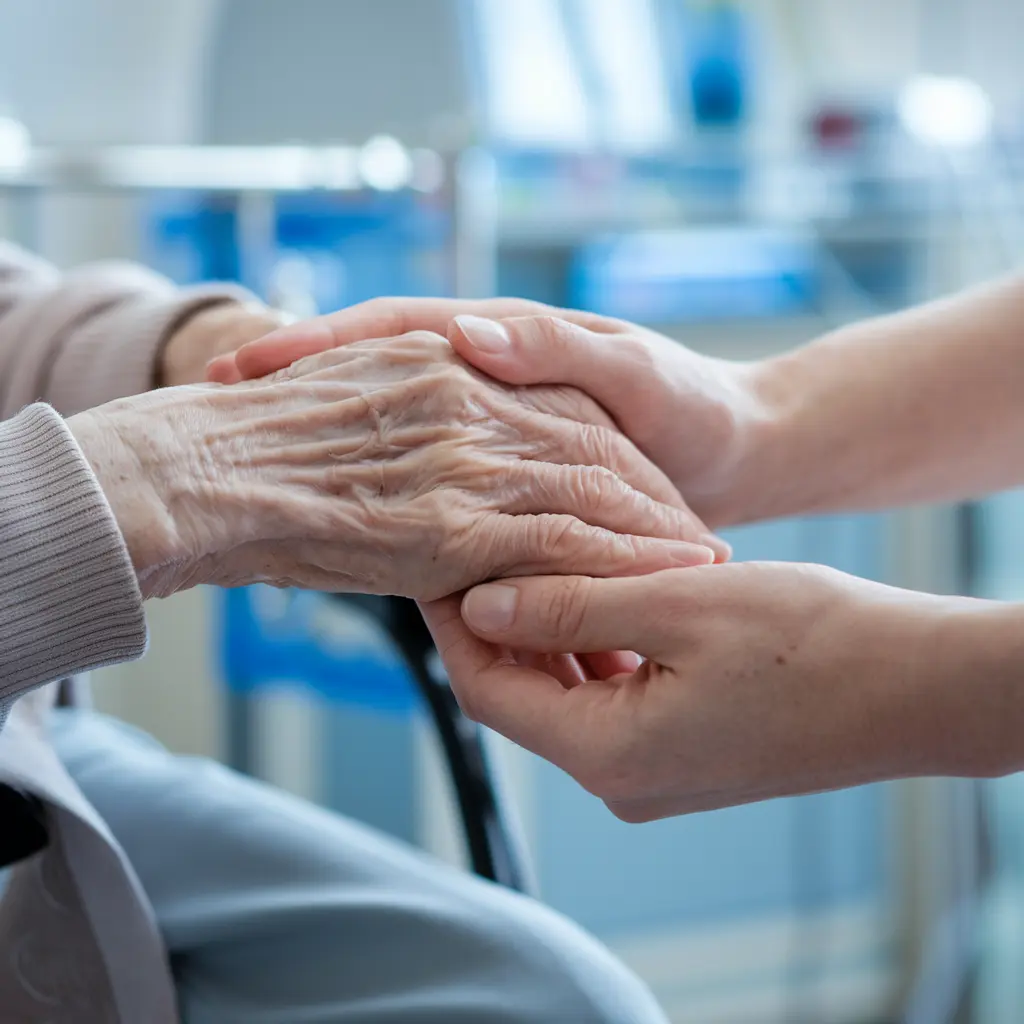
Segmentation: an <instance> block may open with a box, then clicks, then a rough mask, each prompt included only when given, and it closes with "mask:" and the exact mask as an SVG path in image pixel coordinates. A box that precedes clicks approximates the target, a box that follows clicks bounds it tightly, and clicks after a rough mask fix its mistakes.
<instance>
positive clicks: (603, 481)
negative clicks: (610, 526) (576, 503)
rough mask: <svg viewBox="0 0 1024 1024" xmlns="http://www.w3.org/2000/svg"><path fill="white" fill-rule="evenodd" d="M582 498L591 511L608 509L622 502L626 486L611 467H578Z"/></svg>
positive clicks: (583, 503)
mask: <svg viewBox="0 0 1024 1024" xmlns="http://www.w3.org/2000/svg"><path fill="white" fill-rule="evenodd" d="M576 469H577V473H576V479H577V486H578V488H579V492H580V495H579V496H580V500H581V503H582V505H583V507H584V508H585V509H587V510H588V511H590V512H601V511H607V510H608V509H610V508H612V507H614V506H617V505H619V504H621V502H622V499H623V497H624V496H625V486H624V484H623V483H622V481H621V480H620V479H619V477H618V476H616V475H615V474H614V473H613V472H612V471H611V470H610V469H607V468H606V467H604V466H579V467H576Z"/></svg>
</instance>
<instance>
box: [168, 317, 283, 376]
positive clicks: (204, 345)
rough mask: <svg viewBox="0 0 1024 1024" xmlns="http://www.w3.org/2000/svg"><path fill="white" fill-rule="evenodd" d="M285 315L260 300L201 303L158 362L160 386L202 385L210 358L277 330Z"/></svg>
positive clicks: (171, 337) (170, 339)
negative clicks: (262, 304) (253, 301)
mask: <svg viewBox="0 0 1024 1024" xmlns="http://www.w3.org/2000/svg"><path fill="white" fill-rule="evenodd" d="M286 322H287V318H286V316H285V314H283V313H281V312H278V311H277V310H273V309H269V308H267V307H265V306H261V305H259V304H258V303H249V304H246V303H241V302H235V301H220V302H216V303H214V304H212V305H207V306H202V307H200V308H199V309H197V310H196V311H195V312H192V313H190V314H189V315H188V316H187V317H186V318H185V319H184V320H183V321H181V322H180V323H179V324H177V325H176V326H175V327H174V329H173V330H172V332H171V333H170V335H169V336H168V338H167V341H166V343H165V344H164V346H163V348H162V350H161V352H160V356H159V359H158V364H157V372H156V384H157V387H175V386H178V385H182V384H199V383H202V382H203V381H205V380H206V367H207V364H208V363H209V362H210V360H211V359H214V358H216V357H217V356H219V355H221V354H223V353H225V352H234V351H235V350H236V349H238V348H241V346H242V345H244V344H245V343H246V342H249V341H255V340H256V339H257V338H261V337H263V335H264V334H269V333H270V332H271V331H275V330H277V329H278V328H279V327H281V326H283V325H284V324H285V323H286Z"/></svg>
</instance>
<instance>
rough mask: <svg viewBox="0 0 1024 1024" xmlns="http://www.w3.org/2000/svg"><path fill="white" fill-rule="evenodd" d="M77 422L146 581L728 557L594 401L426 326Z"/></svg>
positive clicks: (569, 567) (639, 564)
mask: <svg viewBox="0 0 1024 1024" xmlns="http://www.w3.org/2000/svg"><path fill="white" fill-rule="evenodd" d="M69 425H70V426H71V429H72V430H73V432H74V433H75V435H76V437H77V438H78V440H79V442H80V444H81V445H82V448H83V450H84V451H85V453H86V456H87V458H89V460H90V462H91V464H92V466H93V468H94V470H95V471H96V473H97V476H98V478H99V480H100V483H101V485H102V487H103V489H104V491H105V493H106V494H107V497H108V500H109V501H110V504H111V506H112V508H113V510H114V513H115V515H116V517H117V519H118V522H119V524H120V525H121V528H122V532H123V533H124V534H125V537H126V540H127V543H128V548H129V552H130V554H131V556H132V559H133V562H134V564H135V566H136V569H137V571H138V574H139V578H140V581H141V582H142V585H143V589H144V592H146V593H148V594H157V595H160V594H167V593H171V592H173V591H176V590H180V589H182V588H184V587H187V586H191V585H194V584H197V583H217V584H222V585H235V584H243V583H250V582H255V581H263V582H268V583H273V584H277V585H296V586H302V587H307V588H316V589H327V590H336V591H341V590H357V591H363V592H368V593H390V594H400V595H404V596H409V597H414V598H417V599H420V600H431V599H435V598H439V597H441V596H443V595H447V594H450V593H452V592H455V591H458V590H461V589H464V588H466V587H468V586H471V585H472V584H474V583H477V582H480V581H482V580H486V579H491V578H495V577H503V576H520V575H531V574H535V573H550V572H555V573H572V572H587V573H596V574H601V575H604V574H608V575H615V574H627V573H629V574H632V573H644V572H650V571H655V570H658V569H663V568H666V567H669V566H673V565H675V566H680V565H693V564H700V563H704V562H708V561H711V560H712V558H713V557H714V555H713V552H712V551H711V550H709V548H708V547H707V545H708V544H709V543H712V544H713V543H714V541H713V540H712V539H711V538H708V537H707V534H706V530H705V528H704V527H703V525H702V524H701V523H700V521H699V520H698V519H697V518H696V517H695V516H694V515H693V514H692V513H690V512H689V511H688V510H687V509H686V507H685V506H684V505H682V503H681V502H680V500H679V498H678V495H677V494H676V492H675V490H674V488H673V487H672V485H671V484H670V483H669V482H668V480H667V478H665V477H664V476H663V475H662V474H661V473H660V471H658V470H657V469H655V468H654V467H653V466H652V465H651V464H650V463H649V462H647V460H645V459H644V458H643V457H642V456H640V455H639V453H638V452H637V451H636V449H635V448H634V447H633V446H632V445H631V443H630V442H629V441H627V440H626V439H625V438H624V437H623V436H622V435H621V434H620V433H619V432H618V431H616V430H615V429H614V428H613V424H612V423H611V421H610V419H609V418H608V417H607V415H606V414H604V413H603V412H602V411H601V410H600V408H599V407H598V406H597V405H596V404H595V403H594V402H592V401H591V400H589V399H587V398H585V397H584V396H583V395H581V394H579V393H578V392H574V391H572V390H571V389H564V388H553V387H539V388H528V389H525V388H524V389H520V388H510V387H507V386H505V385H501V384H498V383H495V382H492V381H490V380H488V379H486V378H484V377H483V376H482V375H480V374H478V373H477V372H476V371H474V370H472V369H471V368H469V367H468V366H467V365H466V364H465V363H463V362H462V361H461V360H460V359H459V358H458V357H457V356H456V355H455V353H454V352H453V350H452V348H451V346H450V345H449V343H448V342H447V341H446V340H445V339H444V338H443V337H440V336H438V335H434V334H430V333H425V332H418V333H413V334H409V335H406V336H404V337H399V338H391V339H384V340H377V341H364V342H360V343H356V344H352V345H348V346H345V347H343V348H339V349H334V350H331V351H328V352H324V353H322V354H319V355H316V356H311V357H309V358H307V359H304V360H301V361H299V362H298V363H297V364H295V365H294V366H292V367H290V368H288V369H286V370H283V371H280V372H278V373H277V374H275V375H273V376H271V377H269V378H266V379H260V380H255V381H248V382H244V383H240V384H238V385H235V386H231V387H223V386H218V385H199V386H194V387H183V388H170V389H167V390H164V391H161V392H155V393H151V394H149V395H146V396H142V397H139V398H133V399H126V400H123V401H120V402H115V403H111V404H110V405H107V406H103V407H101V408H99V409H96V410H92V411H90V412H87V413H83V414H80V415H78V416H75V417H72V419H71V420H70V421H69Z"/></svg>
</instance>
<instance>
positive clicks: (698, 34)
mask: <svg viewBox="0 0 1024 1024" xmlns="http://www.w3.org/2000/svg"><path fill="white" fill-rule="evenodd" d="M682 33H683V36H684V45H685V47H686V56H687V58H688V60H687V71H688V75H689V81H688V83H687V85H688V90H689V96H688V98H689V100H690V104H691V111H692V117H693V122H694V124H695V125H696V126H697V127H698V128H735V127H738V126H739V125H740V124H741V123H742V122H743V120H744V115H745V113H746V108H747V82H746V77H747V76H746V70H747V69H746V65H747V57H748V48H747V25H746V20H745V16H744V13H743V11H742V10H740V8H739V5H737V4H734V3H726V2H723V0H716V2H714V3H707V2H703V3H692V2H691V3H689V4H687V5H686V7H685V9H684V11H683V13H682Z"/></svg>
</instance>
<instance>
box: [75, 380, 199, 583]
mask: <svg viewBox="0 0 1024 1024" xmlns="http://www.w3.org/2000/svg"><path fill="white" fill-rule="evenodd" d="M148 401H149V399H148V398H147V397H145V396H142V397H136V398H133V399H126V400H122V401H118V402H112V403H110V404H108V405H106V406H101V407H100V408H98V409H93V410H89V411H87V412H84V413H79V414H78V415H77V416H72V417H71V418H70V419H68V421H67V425H68V428H69V429H70V430H71V433H72V434H73V436H74V438H75V440H76V441H77V442H78V445H79V447H80V449H81V450H82V453H83V454H84V455H85V458H86V461H87V462H88V463H89V465H90V467H91V469H92V471H93V473H94V475H95V476H96V479H97V481H98V482H99V485H100V488H101V490H102V491H103V493H104V496H105V497H106V499H107V503H108V504H109V506H110V509H111V511H112V513H113V515H114V519H115V520H116V522H117V525H118V529H119V530H120V531H121V535H122V537H123V538H124V542H125V547H126V548H127V550H128V556H129V558H130V559H131V563H132V568H133V569H134V570H135V575H136V578H137V579H138V581H139V587H140V589H141V591H142V595H143V597H144V598H149V597H162V596H167V595H168V594H170V593H172V592H173V591H174V590H175V589H177V586H176V585H174V584H172V583H170V582H169V580H170V579H171V578H172V577H176V576H177V572H178V570H179V569H180V567H181V566H182V565H183V564H184V563H185V562H187V561H188V552H187V551H186V549H185V546H184V545H183V543H182V539H181V536H180V532H179V531H178V529H177V525H176V523H175V520H174V517H173V515H172V513H171V508H170V503H169V502H168V501H167V500H166V498H165V496H164V495H163V494H162V488H161V484H160V482H161V480H162V478H163V476H164V475H165V466H164V463H165V462H166V458H165V456H164V455H163V454H162V452H161V445H162V443H163V441H165V440H166V438H164V437H163V434H164V433H165V431H160V430H159V429H157V430H156V431H151V430H149V429H147V425H146V417H145V416H139V415H138V413H139V412H140V411H142V410H141V409H140V408H138V407H139V406H140V405H141V404H144V403H147V404H148ZM158 418H159V417H158ZM157 426H159V424H157Z"/></svg>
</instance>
